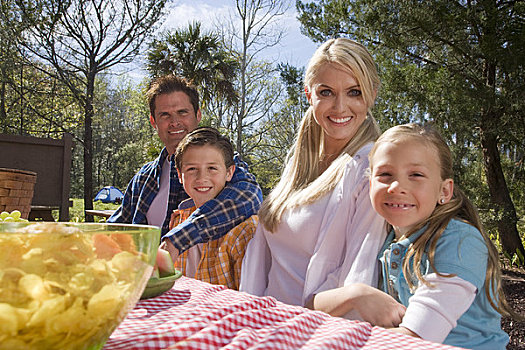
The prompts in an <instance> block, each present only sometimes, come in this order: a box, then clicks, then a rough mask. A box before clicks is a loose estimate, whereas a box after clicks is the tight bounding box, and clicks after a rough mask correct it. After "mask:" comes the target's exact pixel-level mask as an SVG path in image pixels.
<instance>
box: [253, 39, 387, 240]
mask: <svg viewBox="0 0 525 350" xmlns="http://www.w3.org/2000/svg"><path fill="white" fill-rule="evenodd" d="M331 63H332V64H334V63H335V64H338V65H340V66H341V67H343V68H344V69H346V70H348V71H349V72H351V73H352V74H353V75H354V77H355V79H356V80H357V82H358V83H359V86H360V88H361V92H362V96H363V99H364V101H365V103H366V104H367V106H368V111H367V116H366V119H365V120H364V122H363V123H362V124H361V126H360V127H359V129H358V130H357V132H356V134H355V135H354V137H352V139H351V140H350V141H349V142H348V143H347V144H346V146H345V147H344V148H343V150H342V151H341V153H340V154H339V155H338V157H337V159H335V160H334V161H333V162H332V164H331V165H330V166H329V167H328V169H326V170H325V171H324V172H323V173H322V174H321V175H319V160H320V157H321V155H322V153H323V149H322V147H323V130H322V128H321V127H320V126H319V125H318V124H317V123H316V121H315V119H314V113H313V108H312V107H311V106H310V108H309V109H308V110H307V111H306V113H305V115H304V117H303V119H302V121H301V125H300V127H299V132H298V134H297V136H296V139H295V142H294V144H293V145H292V147H291V148H290V150H289V152H288V156H287V160H286V166H285V169H284V171H283V173H282V175H281V179H280V181H279V183H278V184H277V185H276V186H275V188H274V189H273V190H272V192H270V194H269V195H268V197H267V198H266V199H265V200H264V202H263V204H262V206H261V209H260V210H259V213H258V215H259V219H260V221H261V222H262V224H263V225H264V227H265V228H266V229H267V230H269V231H271V232H274V231H275V229H276V227H277V225H278V224H279V222H280V220H281V216H282V214H283V212H284V211H285V210H286V209H289V208H293V207H296V206H299V205H304V204H309V203H312V202H314V201H315V200H317V199H318V198H320V197H321V196H322V195H324V194H325V193H327V192H329V191H331V190H332V189H333V188H334V187H335V185H336V184H337V183H338V181H339V180H340V179H341V177H342V176H343V173H344V169H345V165H346V164H347V163H348V162H349V160H350V159H351V157H352V156H353V155H354V154H355V153H356V152H357V151H358V150H359V149H360V148H361V147H363V146H364V145H365V144H367V143H369V142H373V141H375V140H376V139H377V137H378V136H379V134H380V131H379V127H378V125H377V122H376V121H375V119H374V117H373V116H372V113H371V112H370V109H371V107H372V106H373V104H374V100H375V95H376V92H377V90H378V89H379V85H380V81H379V76H378V74H377V69H376V65H375V63H374V60H373V58H372V56H371V55H370V53H369V52H368V51H367V49H366V48H365V47H364V46H363V45H361V44H359V43H357V42H355V41H352V40H350V39H346V38H338V39H330V40H328V41H326V42H325V43H324V44H322V45H321V46H320V47H319V48H318V49H317V50H316V51H315V53H314V55H313V56H312V58H311V59H310V62H309V64H308V68H307V69H306V74H305V78H304V84H305V87H306V88H307V89H309V90H310V91H311V88H312V86H313V84H314V83H315V81H316V78H317V74H318V72H319V69H320V68H321V67H323V66H324V65H326V64H331Z"/></svg>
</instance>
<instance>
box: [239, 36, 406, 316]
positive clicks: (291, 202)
mask: <svg viewBox="0 0 525 350" xmlns="http://www.w3.org/2000/svg"><path fill="white" fill-rule="evenodd" d="M304 81H305V92H306V97H307V99H308V101H309V103H310V108H309V109H308V111H307V112H306V114H305V116H304V117H303V120H302V122H301V126H300V129H299V132H298V135H297V137H296V141H295V144H294V145H293V147H292V148H291V150H290V153H289V160H288V162H287V164H286V167H285V169H284V171H283V174H282V176H281V179H280V181H279V183H278V184H277V186H276V187H275V188H274V190H273V191H272V192H271V193H270V194H269V195H268V197H267V198H266V199H265V200H264V202H263V204H262V207H261V210H260V211H259V213H258V215H259V219H260V223H259V226H258V227H257V231H256V233H255V236H254V238H253V239H252V240H251V242H250V243H249V245H248V248H247V251H246V255H245V258H244V262H243V267H242V271H241V286H240V290H241V291H245V292H249V293H252V294H255V295H271V296H273V297H275V298H277V299H278V300H280V301H282V302H285V303H288V304H293V305H301V306H310V307H314V308H315V307H316V306H317V304H316V303H313V299H314V298H315V295H316V294H317V293H319V292H321V291H324V290H328V289H332V288H336V287H341V286H343V285H347V284H351V283H355V282H361V283H363V284H366V285H375V284H376V283H377V275H378V271H377V265H378V264H377V261H376V256H377V253H378V252H379V249H380V248H381V245H382V243H383V241H384V237H385V235H384V231H383V228H384V227H383V224H384V220H383V219H382V218H381V217H380V216H379V215H377V214H376V213H375V211H374V210H373V208H372V205H371V203H370V198H369V195H368V179H367V177H366V175H365V171H366V169H367V168H368V152H369V151H370V149H371V148H372V145H373V142H374V140H375V139H376V138H377V137H378V136H379V128H378V127H377V124H376V121H375V120H374V118H373V117H372V114H371V112H370V109H371V108H372V106H373V104H374V101H375V97H376V94H377V89H378V88H379V77H378V75H377V71H376V66H375V63H374V61H373V59H372V57H371V55H370V54H369V52H368V51H367V50H366V48H365V47H364V46H362V45H360V44H358V43H356V42H354V41H352V40H349V39H345V38H338V39H331V40H328V41H327V42H325V43H324V44H323V45H321V46H320V47H319V48H318V49H317V50H316V52H315V53H314V55H313V57H312V59H311V60H310V62H309V65H308V68H307V70H306V75H305V78H304ZM387 297H388V296H387ZM385 299H392V298H390V297H388V298H385ZM392 301H393V299H392ZM389 302H390V300H389ZM391 305H394V307H396V308H399V307H400V306H401V305H399V304H397V303H395V301H394V302H393V303H391ZM401 307H402V306H401ZM319 308H321V307H319ZM342 314H344V313H342Z"/></svg>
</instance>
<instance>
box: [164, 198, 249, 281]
mask: <svg viewBox="0 0 525 350" xmlns="http://www.w3.org/2000/svg"><path fill="white" fill-rule="evenodd" d="M195 209H196V208H195V207H191V208H188V209H177V210H175V211H174V215H177V214H178V215H179V219H178V222H176V223H175V225H178V224H180V223H182V222H183V221H184V220H186V219H187V218H188V217H189V216H190V215H191V213H192V212H193V211H194V210H195ZM258 222H259V218H258V216H257V215H252V216H250V217H249V218H248V219H246V220H245V221H244V222H242V223H240V224H239V225H237V226H236V227H234V228H233V229H232V230H231V231H230V232H228V233H227V234H226V235H224V236H222V237H221V238H219V239H214V240H211V241H208V242H206V243H202V244H199V247H200V250H201V255H200V262H199V265H198V267H197V269H196V273H195V276H188V277H193V278H195V279H198V280H201V281H204V282H208V283H212V284H221V285H225V286H227V287H228V288H231V289H236V290H238V289H239V283H240V279H241V266H242V259H243V257H244V253H245V251H246V247H247V246H248V242H249V241H250V240H251V239H252V237H253V235H254V234H255V229H256V228H257V224H258ZM199 247H192V248H190V250H191V249H194V250H195V249H199ZM188 252H189V250H187V251H185V252H184V253H182V254H181V255H180V256H179V258H178V259H177V261H176V262H175V268H176V269H177V270H180V271H182V273H183V274H184V275H185V276H187V273H186V270H187V268H186V267H187V263H188ZM193 270H195V268H193Z"/></svg>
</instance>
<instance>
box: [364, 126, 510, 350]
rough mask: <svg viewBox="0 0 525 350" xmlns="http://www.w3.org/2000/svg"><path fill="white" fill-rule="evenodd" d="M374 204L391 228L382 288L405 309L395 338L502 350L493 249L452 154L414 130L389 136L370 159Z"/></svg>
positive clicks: (429, 134) (400, 129)
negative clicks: (457, 182) (457, 180)
mask: <svg viewBox="0 0 525 350" xmlns="http://www.w3.org/2000/svg"><path fill="white" fill-rule="evenodd" d="M369 159H370V171H371V177H370V199H371V201H372V205H373V207H374V209H375V210H376V211H377V212H378V213H379V214H380V215H381V216H383V217H384V218H385V219H386V220H387V222H388V223H389V225H390V229H391V231H390V233H389V235H388V236H387V239H386V241H385V244H384V246H383V249H382V251H381V253H380V254H379V259H380V261H381V264H382V270H383V281H382V289H383V290H384V291H385V292H387V293H388V294H390V295H392V296H394V297H395V298H396V299H398V300H399V301H400V302H401V303H403V304H404V305H406V306H407V309H406V313H405V315H404V317H403V319H402V322H401V324H400V325H399V327H397V328H394V329H395V330H396V331H399V332H402V333H405V334H410V335H413V336H419V337H421V338H424V339H427V340H431V341H435V342H443V343H445V344H449V345H454V346H460V347H464V348H474V349H491V350H494V349H504V348H505V346H506V344H507V343H508V340H509V338H508V336H507V334H506V333H505V332H504V331H503V330H502V329H501V326H500V322H501V316H500V313H502V314H514V313H513V312H512V310H510V309H509V307H508V306H507V304H506V301H505V297H504V295H503V292H502V289H501V286H500V271H499V266H498V254H497V251H496V248H495V247H494V245H493V244H492V242H491V241H490V239H489V238H488V236H487V234H486V233H485V232H484V231H483V228H482V227H481V223H480V219H479V216H478V214H477V212H476V210H475V208H474V206H473V205H472V203H471V202H470V201H469V200H468V199H467V198H466V197H465V195H464V194H463V192H462V191H461V190H460V189H459V188H458V187H457V186H454V181H453V180H452V178H453V172H452V155H451V152H450V150H449V148H448V146H447V144H446V143H445V141H444V140H443V138H442V137H441V136H440V135H439V133H438V132H437V131H435V130H434V129H432V128H431V127H428V126H420V125H417V124H407V125H400V126H396V127H394V128H391V129H389V130H387V131H386V132H385V133H384V134H383V135H382V136H381V137H380V138H379V139H378V140H377V142H376V144H375V146H374V148H373V149H372V151H371V152H370V155H369Z"/></svg>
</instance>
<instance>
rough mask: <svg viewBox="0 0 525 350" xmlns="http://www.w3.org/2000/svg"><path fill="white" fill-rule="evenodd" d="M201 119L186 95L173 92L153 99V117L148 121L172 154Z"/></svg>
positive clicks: (199, 112)
mask: <svg viewBox="0 0 525 350" xmlns="http://www.w3.org/2000/svg"><path fill="white" fill-rule="evenodd" d="M201 118H202V116H201V111H200V110H198V111H197V113H195V111H194V110H193V106H192V104H191V102H190V98H189V97H188V95H186V94H185V93H184V92H182V91H175V92H170V93H167V94H161V95H158V96H157V97H156V98H155V115H153V116H150V118H149V121H150V123H151V126H153V127H154V128H155V130H157V134H158V135H159V138H160V140H161V141H162V143H163V144H164V146H166V149H167V151H168V153H169V154H173V153H175V150H176V149H177V145H178V144H179V142H180V141H181V140H182V139H183V138H184V136H186V134H188V133H189V132H191V131H192V130H193V129H195V128H196V127H197V125H199V122H200V121H201Z"/></svg>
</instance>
